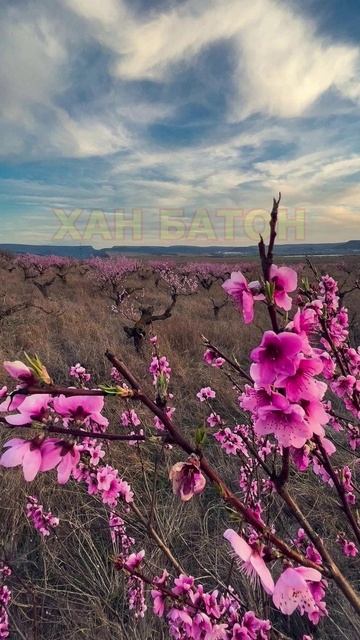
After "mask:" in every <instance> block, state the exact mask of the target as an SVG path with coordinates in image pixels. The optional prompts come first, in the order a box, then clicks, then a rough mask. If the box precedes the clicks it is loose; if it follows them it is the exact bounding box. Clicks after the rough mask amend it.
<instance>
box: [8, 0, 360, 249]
mask: <svg viewBox="0 0 360 640" xmlns="http://www.w3.org/2000/svg"><path fill="white" fill-rule="evenodd" d="M350 21H351V15H350V13H349V23H350ZM329 25H330V26H329ZM331 25H332V27H333V28H331ZM320 27H322V28H320ZM344 33H345V34H346V30H344V28H343V30H342V34H344ZM0 50H1V62H2V64H1V67H0V92H1V96H2V99H1V103H0V135H1V140H2V143H1V147H0V187H1V191H2V194H3V195H2V204H1V203H0V207H1V208H0V215H1V216H2V217H3V218H4V219H6V232H7V235H8V237H9V238H11V239H12V240H14V241H15V240H16V238H17V237H20V236H19V234H20V231H19V228H18V225H17V224H16V220H18V219H19V218H20V219H21V220H22V225H23V226H22V229H21V237H22V238H24V237H25V236H26V233H28V236H29V241H30V240H31V237H35V233H36V234H38V229H35V228H34V227H35V226H39V225H40V221H41V220H43V224H44V225H46V220H47V218H48V216H49V215H51V214H50V213H49V211H50V210H51V207H53V206H61V207H68V208H72V207H83V208H91V207H93V208H103V209H104V210H109V209H116V208H120V207H127V208H129V209H131V208H132V207H138V206H140V207H141V206H144V207H150V209H149V210H148V213H147V224H148V227H149V229H150V228H151V220H152V215H153V214H152V213H151V211H153V210H154V209H156V208H160V207H184V208H187V210H191V209H194V208H196V207H208V208H209V209H215V208H216V207H233V206H234V207H235V206H239V207H247V208H251V207H260V206H266V205H267V204H268V202H269V200H270V199H271V196H272V194H273V193H274V192H276V191H278V190H279V189H281V190H282V191H283V192H284V201H285V204H286V205H288V206H289V207H290V208H295V207H298V206H303V207H305V208H306V210H307V212H308V218H309V225H310V226H309V230H310V231H309V240H311V239H313V238H314V239H315V238H316V239H321V237H322V236H321V234H324V233H325V237H322V239H323V240H327V239H334V240H335V239H338V238H339V237H341V238H343V239H346V238H351V237H354V236H356V234H357V233H358V232H357V228H358V220H359V215H360V212H359V205H358V202H359V199H358V196H359V195H360V194H359V189H358V186H357V184H358V177H359V173H360V149H359V147H358V143H357V140H358V139H359V135H360V131H359V129H360V123H359V119H358V115H357V112H358V107H359V99H360V82H359V69H360V66H359V65H360V47H359V46H358V45H357V44H355V43H354V38H350V37H349V38H346V37H344V35H342V37H341V39H340V38H339V35H338V32H337V29H336V15H335V14H334V20H333V23H331V21H330V22H328V23H327V28H326V29H324V28H323V25H320V23H319V19H317V18H316V17H314V15H312V16H310V14H309V13H308V12H307V11H305V9H304V8H302V7H301V6H300V5H298V4H296V5H295V3H292V2H290V1H285V0H282V1H281V0H225V1H224V0H187V1H185V2H169V1H168V0H167V1H165V0H164V1H163V2H161V1H160V0H159V1H157V2H156V3H154V4H151V5H150V4H149V3H145V2H144V3H143V2H140V1H139V2H136V3H135V4H134V3H131V2H130V1H125V0H91V2H89V1H88V0H56V2H54V3H50V4H49V3H48V2H46V1H45V0H33V1H32V2H31V3H28V2H25V0H18V1H17V2H16V3H14V2H10V0H4V1H3V2H2V3H1V6H0ZM36 211H37V212H38V216H39V217H38V218H36V223H35V222H34V220H35V218H34V217H31V216H34V214H35V212H36ZM1 212H2V213H1ZM11 216H13V218H11ZM11 219H13V220H14V224H13V225H12V224H11ZM325 219H326V221H327V223H326V225H324V220H325ZM339 220H342V221H343V223H342V224H339ZM40 235H41V234H40Z"/></svg>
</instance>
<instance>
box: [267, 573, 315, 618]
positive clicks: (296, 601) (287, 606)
mask: <svg viewBox="0 0 360 640" xmlns="http://www.w3.org/2000/svg"><path fill="white" fill-rule="evenodd" d="M320 580H321V573H320V571H317V570H316V569H309V568H308V567H296V568H292V567H289V568H288V569H285V571H284V572H283V573H282V574H281V576H280V578H279V579H278V581H277V583H276V585H275V589H274V593H273V602H274V605H275V606H276V607H277V608H278V609H280V611H281V612H282V613H285V614H287V615H291V614H292V613H294V611H295V609H297V608H299V610H300V613H301V615H303V614H304V613H305V612H306V613H308V614H309V613H310V614H311V613H312V612H313V611H315V610H316V607H317V604H316V602H315V599H314V597H313V595H312V593H311V590H310V588H309V582H320Z"/></svg>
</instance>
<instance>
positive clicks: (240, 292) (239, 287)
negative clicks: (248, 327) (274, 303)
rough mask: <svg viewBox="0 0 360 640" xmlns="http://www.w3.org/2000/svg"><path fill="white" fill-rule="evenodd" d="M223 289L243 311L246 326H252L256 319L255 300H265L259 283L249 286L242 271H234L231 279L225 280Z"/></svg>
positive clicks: (251, 283)
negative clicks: (255, 293)
mask: <svg viewBox="0 0 360 640" xmlns="http://www.w3.org/2000/svg"><path fill="white" fill-rule="evenodd" d="M222 287H223V289H225V291H226V293H227V294H228V295H229V296H231V297H232V298H233V300H234V302H235V304H236V305H237V306H238V307H239V309H240V310H241V311H242V313H243V317H244V322H245V324H250V323H251V322H252V321H253V319H254V300H260V299H263V298H264V296H263V295H261V294H259V291H260V285H259V283H258V282H250V284H248V282H247V280H246V278H245V276H244V275H243V274H242V273H241V271H234V272H233V273H232V274H231V276H230V278H229V279H228V280H225V282H224V284H223V285H222ZM254 291H256V292H257V295H254V294H253V292H254Z"/></svg>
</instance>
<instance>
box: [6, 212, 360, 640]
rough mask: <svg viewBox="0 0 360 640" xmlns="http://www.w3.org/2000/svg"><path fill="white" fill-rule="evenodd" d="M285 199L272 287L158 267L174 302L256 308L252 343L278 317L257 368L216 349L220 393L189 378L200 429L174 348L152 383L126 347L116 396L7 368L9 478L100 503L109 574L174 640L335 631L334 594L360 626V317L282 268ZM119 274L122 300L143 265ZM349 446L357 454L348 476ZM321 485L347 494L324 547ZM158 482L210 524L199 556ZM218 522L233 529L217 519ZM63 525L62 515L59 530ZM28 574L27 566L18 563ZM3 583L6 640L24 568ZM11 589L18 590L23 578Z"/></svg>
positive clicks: (105, 270)
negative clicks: (204, 553) (202, 294)
mask: <svg viewBox="0 0 360 640" xmlns="http://www.w3.org/2000/svg"><path fill="white" fill-rule="evenodd" d="M278 204H279V201H274V208H273V211H272V214H271V224H270V239H269V245H268V247H267V248H266V247H265V244H264V242H263V240H262V239H261V240H260V243H259V252H260V259H261V270H260V271H259V273H258V274H257V279H256V280H253V281H251V282H248V278H247V277H246V276H245V274H244V273H243V272H242V271H240V270H239V269H238V268H236V270H234V272H233V273H231V272H230V271H229V272H228V271H227V268H226V269H225V267H224V266H221V267H219V269H218V270H216V269H210V268H209V267H208V266H206V265H202V266H201V267H197V268H198V274H196V268H195V267H194V266H192V265H187V266H184V267H183V270H181V269H180V268H179V267H178V266H177V265H171V264H170V263H165V262H160V263H156V264H154V265H152V268H153V269H154V271H156V273H157V275H158V276H159V282H158V286H159V287H161V286H163V287H165V289H166V290H169V291H170V292H171V295H172V296H175V297H176V296H178V295H184V296H185V295H192V294H193V293H194V292H195V291H197V288H198V286H199V284H200V286H202V288H203V289H205V290H207V291H208V290H209V289H210V287H211V286H212V285H213V283H214V282H215V281H220V282H221V283H222V284H223V289H224V291H225V292H226V294H228V295H229V297H230V298H231V299H232V300H233V302H234V305H235V308H236V309H237V310H238V311H239V312H240V314H241V315H239V330H238V335H239V340H241V335H242V324H241V316H242V317H243V320H244V323H245V324H251V323H252V322H256V323H257V322H258V320H259V317H260V318H264V316H265V314H263V315H262V316H261V312H260V310H263V311H265V312H266V317H267V318H268V324H267V326H264V327H263V330H262V332H261V335H259V333H256V332H254V336H255V337H254V341H253V344H252V345H251V349H250V350H249V357H248V360H246V359H244V363H243V362H239V360H238V358H236V357H235V356H234V353H233V352H228V351H226V352H225V350H223V349H220V347H218V346H217V345H215V344H213V343H212V342H211V341H210V340H208V339H207V338H205V337H203V343H204V347H205V351H204V355H203V363H202V364H203V368H204V369H205V371H206V372H208V374H209V376H208V382H204V381H203V380H202V378H201V379H200V376H194V377H193V378H192V379H191V380H190V381H189V385H190V388H191V395H192V400H194V407H195V409H194V410H192V412H191V420H188V421H186V422H185V421H184V423H183V422H182V420H181V418H179V417H178V416H179V414H180V416H181V413H180V412H179V411H176V407H178V406H179V405H178V402H186V401H187V400H186V398H184V396H183V395H182V389H181V388H179V383H178V378H176V371H175V370H174V369H175V368H176V367H175V365H174V362H173V361H172V358H168V357H167V355H165V354H164V353H163V352H162V340H161V337H159V338H158V337H157V336H154V335H152V334H150V338H149V340H148V341H147V345H146V348H147V351H146V353H144V354H143V356H146V357H148V364H147V365H145V366H143V373H142V375H141V379H139V377H136V376H135V375H134V373H133V371H132V367H129V366H128V364H127V363H125V362H124V361H123V360H121V359H119V358H117V357H116V356H115V355H113V354H112V353H110V352H106V357H107V360H108V362H109V371H108V376H107V379H105V380H103V381H102V384H97V383H96V382H94V381H93V378H92V376H91V375H90V373H89V372H88V371H87V369H86V368H85V367H83V366H82V365H81V364H80V363H77V364H75V365H73V366H71V368H70V370H69V378H70V380H69V384H68V385H63V384H62V385H61V384H57V383H56V381H55V380H53V379H52V375H50V373H49V372H48V371H47V369H46V367H45V366H44V365H43V364H42V362H41V361H40V360H39V358H38V357H36V356H34V357H32V358H30V357H27V362H26V363H23V362H22V361H20V360H14V361H6V362H5V363H4V367H5V371H6V373H7V375H8V376H10V377H11V378H13V380H14V388H13V389H9V388H8V387H7V386H4V387H3V388H2V389H1V404H0V412H1V415H0V424H1V428H2V432H3V434H4V436H5V437H4V444H3V450H2V454H1V457H0V466H1V467H2V468H3V471H4V477H5V478H6V480H9V482H10V481H11V478H12V475H11V474H12V471H10V470H11V469H14V468H16V467H19V468H21V470H22V473H23V476H24V479H25V481H26V483H31V482H33V481H35V482H38V480H39V478H41V477H43V478H44V477H45V478H46V481H47V482H48V483H49V484H50V483H53V484H54V485H55V486H56V485H59V486H58V487H57V488H56V490H57V491H59V494H60V492H66V491H70V489H71V488H74V487H77V490H78V491H79V492H81V494H82V495H84V496H86V500H88V501H89V502H91V504H93V508H94V512H95V514H96V515H93V519H94V520H96V519H97V518H98V523H99V529H98V531H97V536H99V535H101V536H103V537H104V540H105V542H106V562H107V564H106V567H107V571H108V572H109V574H110V572H111V571H112V568H111V567H110V566H109V565H110V562H111V564H112V565H113V569H115V571H116V572H119V573H120V574H121V575H122V577H123V580H122V581H121V583H122V584H123V590H124V596H125V600H126V604H127V608H128V610H129V613H130V614H131V615H132V616H133V618H134V620H136V624H142V622H141V621H142V620H143V621H144V624H147V625H148V628H149V629H151V630H153V629H154V628H156V629H158V628H159V627H153V626H152V625H153V624H155V623H154V620H157V621H158V624H161V627H162V629H163V630H164V629H165V631H164V633H165V635H164V637H169V638H172V639H174V640H267V639H269V640H270V638H271V639H272V638H274V639H275V638H279V639H281V638H288V637H291V638H292V639H293V640H304V639H306V640H308V638H311V637H312V636H313V634H315V635H314V637H321V634H322V629H323V626H322V625H328V626H327V628H330V627H331V625H332V621H333V618H332V616H333V614H332V612H331V609H330V606H331V597H332V593H333V592H334V590H335V589H337V590H338V591H339V593H340V594H341V597H342V603H345V602H346V606H348V607H349V610H350V608H351V610H352V611H353V612H354V617H355V615H359V614H360V599H359V594H358V593H357V591H356V587H357V579H356V573H355V571H354V570H353V567H354V566H355V564H354V563H356V561H357V556H358V546H359V544H360V526H359V520H358V516H357V507H358V504H357V501H358V492H359V488H358V486H357V473H358V471H357V461H356V457H355V456H356V452H357V450H358V448H359V443H360V432H359V418H360V351H359V348H357V347H356V346H354V345H353V344H351V342H350V328H349V318H348V312H347V310H346V308H345V307H344V306H343V304H342V299H341V296H340V294H339V291H338V285H337V283H336V282H335V280H334V279H333V278H332V277H331V276H328V275H324V276H319V274H318V273H317V272H316V270H315V269H314V271H313V275H312V279H311V281H310V280H309V279H306V278H305V279H304V280H302V281H300V274H299V273H297V272H296V271H295V270H294V269H292V268H291V267H288V266H282V265H278V264H276V265H275V264H274V263H273V251H274V242H275V235H276V222H277V208H278ZM105 262H106V265H101V264H100V263H99V261H98V260H94V261H91V262H90V263H89V264H90V267H91V269H92V273H93V277H95V279H97V281H98V283H99V284H101V286H102V285H104V286H106V287H110V291H111V292H114V291H117V287H118V286H120V284H121V285H122V284H123V283H122V280H123V278H124V275H126V274H129V273H131V272H133V271H134V270H136V268H137V263H135V261H128V260H127V259H121V260H115V259H114V260H113V259H109V261H105ZM277 262H278V261H277ZM246 271H249V269H246ZM94 274H95V275H94ZM112 287H114V288H113V289H112ZM234 347H236V345H235V346H234ZM81 361H86V359H84V360H81ZM73 362H74V360H73ZM204 365H205V366H204ZM50 369H51V363H50V365H49V370H50ZM219 380H223V386H224V387H225V385H228V386H229V387H230V390H231V393H232V400H233V404H232V406H231V407H226V406H224V403H223V400H222V399H223V387H222V386H221V383H219V382H218V381H219ZM202 385H204V386H202ZM179 398H181V400H180V401H179ZM14 429H16V433H15V434H14V433H10V432H12V431H13V430H14ZM7 434H9V437H7ZM121 447H122V449H121ZM115 448H116V449H117V450H120V451H121V452H124V451H127V452H129V458H127V460H132V459H133V458H132V457H131V455H132V454H133V452H136V454H137V455H138V456H139V460H140V462H141V467H142V471H143V476H142V477H143V482H144V487H143V490H144V492H145V495H146V496H147V499H148V500H147V502H146V506H145V504H144V500H143V494H142V493H141V492H140V491H139V487H138V479H137V477H136V471H135V468H133V467H132V465H131V462H128V461H127V462H126V464H125V463H124V464H116V463H115V462H114V456H113V452H114V450H115ZM344 449H345V450H346V451H347V453H348V452H350V454H351V456H352V457H351V458H350V459H347V464H345V463H344V459H343V457H342V455H341V453H342V451H343V450H344ZM134 455H135V454H134ZM124 458H125V456H124ZM220 460H225V464H223V465H221V464H220ZM309 478H310V479H311V482H312V483H313V485H312V486H313V487H314V491H315V492H316V496H319V499H321V497H323V499H324V500H329V499H331V504H332V506H333V509H334V512H335V511H337V512H338V513H339V514H340V516H339V517H340V518H341V522H342V526H341V530H340V529H339V530H338V531H337V532H336V535H335V536H333V539H331V535H330V534H329V535H328V536H327V537H325V536H322V535H319V533H318V531H317V525H316V513H314V511H315V509H309V508H308V505H307V504H306V500H305V498H304V495H305V492H304V491H302V490H301V486H302V483H304V485H305V482H306V481H309ZM159 486H161V491H166V493H167V495H169V496H171V500H172V502H173V504H175V505H176V517H175V519H179V520H180V519H181V517H182V514H183V513H185V510H190V509H194V513H196V514H197V518H198V521H197V524H196V528H194V530H189V531H187V532H186V535H187V537H188V540H186V536H184V539H183V538H181V541H180V544H181V545H182V546H177V545H176V542H178V543H179V541H178V540H176V535H177V523H175V526H174V528H173V530H172V531H173V533H172V534H171V533H169V531H168V530H167V529H166V527H165V526H164V522H162V520H161V518H160V515H159V513H160V510H161V506H160V504H159V500H158V495H159V489H158V488H159ZM295 486H296V487H299V486H300V490H299V489H297V490H295ZM26 487H27V489H28V487H29V485H28V484H26ZM54 511H55V509H54ZM210 511H213V512H215V513H216V518H217V526H218V530H214V529H212V528H211V526H210V525H209V512H210ZM56 512H57V513H58V511H56ZM167 515H169V514H167ZM26 516H27V518H28V520H29V521H30V522H31V523H32V525H33V526H34V527H35V529H36V530H37V531H38V532H39V533H40V535H41V536H42V537H43V538H49V540H47V542H46V544H48V543H49V544H50V543H51V544H52V545H56V543H57V532H56V531H55V529H56V527H57V525H58V519H57V517H56V516H53V514H52V513H51V512H50V511H49V512H47V511H46V510H45V509H44V507H43V506H42V505H41V504H40V503H39V499H38V498H36V497H34V496H29V497H28V498H27V504H26ZM83 520H85V517H84V518H83ZM100 525H101V526H100ZM82 526H84V528H86V527H87V523H86V522H83V523H82ZM64 527H66V521H63V518H62V526H61V527H59V530H60V529H63V528H64ZM205 528H206V530H207V532H208V535H209V536H210V539H211V549H212V554H213V563H212V566H211V570H210V569H209V570H207V569H204V567H203V564H202V557H201V553H199V552H198V553H195V552H194V553H192V552H191V549H192V544H193V541H194V540H200V542H201V540H202V536H203V535H204V530H205ZM87 531H88V530H87ZM89 531H90V527H89ZM89 531H88V535H89V536H90V537H91V533H89ZM100 531H101V534H99V532H100ZM50 534H51V535H50ZM68 535H69V536H70V535H72V532H71V527H69V532H68ZM97 542H98V537H96V536H94V538H93V540H92V543H93V550H94V551H93V552H94V558H93V559H92V560H91V565H92V567H93V568H92V571H93V570H94V568H95V570H96V571H97V568H98V564H99V562H98V561H99V556H98V553H97ZM154 547H155V548H156V549H157V553H158V556H157V558H156V561H154V559H153V556H152V550H153V549H154ZM179 548H180V549H182V550H183V551H181V550H180V551H179ZM184 549H186V553H185V552H184ZM198 549H201V544H200V545H199V546H198ZM1 553H4V552H3V551H2V552H1ZM3 560H4V562H5V561H6V566H9V567H11V562H10V561H9V560H8V558H7V557H5V556H4V558H3ZM12 562H13V563H14V566H16V562H17V559H16V557H14V558H12ZM86 562H89V563H90V558H89V559H87V560H86ZM1 566H3V565H1ZM4 571H5V570H3V572H2V573H0V576H1V577H0V638H1V637H4V638H6V637H8V635H9V628H8V627H9V617H8V607H9V604H10V595H11V594H10V592H9V588H8V587H7V585H6V584H5V581H6V580H5V578H6V579H7V578H8V577H9V575H10V574H7V575H5V573H4ZM9 571H10V569H9ZM0 572H1V569H0ZM116 576H118V573H116ZM12 580H13V583H12V588H13V589H14V588H16V587H15V586H13V584H14V585H16V575H15V572H13V575H12ZM81 580H82V576H81V575H79V576H78V581H80V582H81ZM329 603H330V604H329ZM11 606H12V607H14V608H15V606H16V601H15V602H14V604H13V605H11ZM111 606H114V607H116V606H117V604H116V603H115V604H114V603H112V604H111ZM329 614H330V615H329ZM327 618H328V620H327ZM146 621H148V622H146ZM159 621H160V622H159ZM144 628H145V627H142V629H144ZM334 629H335V631H334V633H335V634H336V633H337V627H336V626H335V627H334ZM151 633H152V631H151ZM156 633H157V632H156ZM1 634H2V635H1ZM284 634H285V635H284ZM288 634H290V636H289V635H288ZM154 637H155V636H154ZM159 637H160V636H159Z"/></svg>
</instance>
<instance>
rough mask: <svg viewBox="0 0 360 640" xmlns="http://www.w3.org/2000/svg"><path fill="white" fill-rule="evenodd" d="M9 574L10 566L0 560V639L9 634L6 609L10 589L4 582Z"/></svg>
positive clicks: (9, 598)
mask: <svg viewBox="0 0 360 640" xmlns="http://www.w3.org/2000/svg"><path fill="white" fill-rule="evenodd" d="M10 576H11V569H10V567H8V565H6V564H4V563H3V562H0V640H3V638H8V637H9V635H10V629H9V616H8V612H7V609H8V606H9V604H10V601H11V591H10V589H9V587H8V586H7V585H6V584H5V580H6V578H9V577H10Z"/></svg>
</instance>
